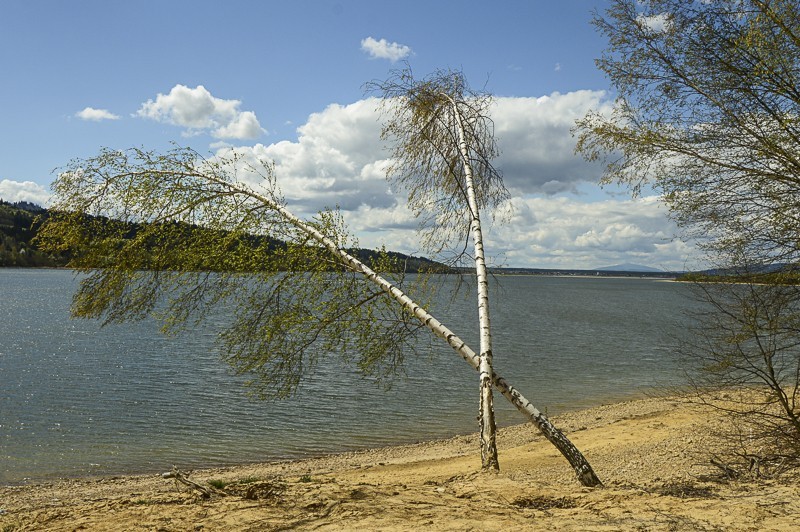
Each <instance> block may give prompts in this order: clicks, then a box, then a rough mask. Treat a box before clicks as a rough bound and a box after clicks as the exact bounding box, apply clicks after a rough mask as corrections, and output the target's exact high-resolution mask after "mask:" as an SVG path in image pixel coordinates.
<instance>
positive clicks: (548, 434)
mask: <svg viewBox="0 0 800 532" xmlns="http://www.w3.org/2000/svg"><path fill="white" fill-rule="evenodd" d="M206 177H207V179H210V180H211V181H214V182H216V183H217V184H219V185H221V186H223V187H226V188H229V189H232V190H233V191H235V192H238V193H241V194H244V195H247V196H249V197H251V198H253V199H255V200H257V201H260V202H262V203H263V204H264V205H266V206H268V207H270V208H272V209H274V210H275V211H276V212H277V213H278V214H280V215H281V216H282V217H283V218H284V219H286V220H287V221H288V222H290V223H291V224H293V225H294V226H295V227H297V228H298V229H300V230H301V231H303V232H305V233H306V234H307V235H309V236H310V237H311V238H313V239H314V240H316V241H317V242H319V243H320V244H322V245H323V246H325V247H326V248H327V249H328V250H329V251H330V252H331V253H334V254H336V255H338V256H339V257H341V258H342V260H343V261H344V262H345V263H346V264H348V265H349V266H350V268H352V269H353V271H356V272H359V273H361V274H362V275H364V276H365V277H366V278H367V279H369V280H370V281H372V282H373V283H375V284H376V285H378V286H380V287H381V289H383V290H384V291H385V292H386V293H387V294H389V295H390V296H391V297H392V298H393V299H394V300H395V301H397V302H398V303H400V304H401V305H403V306H404V307H405V308H407V309H408V310H409V311H410V312H411V313H412V314H414V316H416V317H417V319H419V320H420V322H422V323H423V324H424V325H425V326H426V327H427V328H428V329H430V330H431V331H432V332H433V333H434V334H436V335H437V336H439V337H440V338H442V339H443V340H444V341H446V342H447V343H448V344H449V345H450V347H452V348H453V349H454V350H455V351H456V353H458V354H459V355H461V357H462V358H463V359H464V360H466V361H467V362H468V363H469V364H470V365H471V366H472V367H473V368H474V369H476V370H478V371H480V365H481V359H480V357H479V356H478V355H476V354H475V352H474V351H473V350H472V349H471V348H470V347H469V346H468V345H467V344H466V343H465V342H464V341H463V340H461V338H459V337H458V336H456V335H455V333H453V332H452V331H451V330H450V329H448V328H447V327H445V326H444V325H443V324H442V323H441V322H440V321H439V320H437V319H436V318H435V317H434V316H433V315H431V314H430V313H429V312H428V311H426V310H425V309H424V308H422V307H421V306H419V305H418V304H417V303H415V302H414V301H413V300H412V299H411V298H410V297H408V296H407V295H406V294H405V293H403V291H402V290H400V289H399V288H398V287H396V286H394V285H393V284H392V283H390V282H389V281H388V280H386V279H384V278H383V277H381V276H380V275H378V274H377V273H376V272H375V271H373V270H372V269H371V268H369V267H368V266H367V265H366V264H364V263H362V262H361V261H359V260H358V259H356V258H355V257H353V256H352V255H350V254H349V253H347V252H345V251H343V250H341V249H339V247H338V246H337V245H336V243H335V242H334V241H332V240H331V239H330V238H328V237H326V236H325V235H323V234H322V233H321V232H319V231H318V230H317V229H316V228H315V227H314V226H312V225H310V224H308V223H307V222H305V221H304V220H302V219H300V218H298V217H297V216H295V215H294V214H292V213H291V212H290V211H289V210H287V209H286V208H284V207H283V206H281V205H280V204H278V203H276V202H274V201H272V200H271V199H270V198H268V197H266V196H263V195H261V194H257V193H256V192H254V191H253V190H251V189H249V188H244V187H241V186H237V185H233V184H231V183H228V182H225V181H222V180H217V179H215V178H213V177H208V176H206ZM491 375H492V377H491V378H492V382H493V384H494V385H495V386H496V387H497V389H498V390H499V391H500V392H501V393H502V394H503V396H505V397H506V399H508V400H509V401H510V402H511V404H513V405H514V406H515V407H516V408H517V410H519V411H520V412H522V413H523V414H524V415H525V417H527V418H528V420H529V421H530V422H531V423H533V424H534V425H536V427H537V428H538V429H539V430H540V431H541V432H542V434H543V435H544V437H545V438H547V440H548V441H550V442H551V443H552V444H553V445H554V446H555V447H556V448H557V449H558V450H559V451H560V452H561V454H562V455H564V457H565V458H566V459H567V461H568V462H569V463H570V465H571V466H572V468H573V469H574V471H575V473H576V475H577V477H578V481H580V483H581V484H583V485H584V486H600V485H602V483H601V482H600V479H599V478H598V477H597V475H596V474H595V472H594V470H593V469H592V466H591V465H590V464H589V462H588V461H587V460H586V458H585V457H584V456H583V454H582V453H581V452H580V451H579V450H578V449H577V448H576V447H575V446H574V445H573V444H572V442H571V441H569V439H568V438H567V437H566V436H565V435H564V434H563V433H562V432H561V431H559V430H558V429H557V428H556V427H555V426H553V425H552V424H551V423H550V421H549V420H548V419H547V417H546V416H545V415H544V414H542V413H541V412H539V410H537V409H536V408H535V407H534V406H533V405H532V404H531V403H530V401H528V400H527V399H526V398H525V397H524V396H523V395H522V394H521V393H520V392H519V391H518V390H516V389H515V388H514V387H512V386H511V385H510V384H509V383H508V382H507V381H506V380H505V379H503V378H502V377H500V376H499V375H497V374H495V373H492V374H491Z"/></svg>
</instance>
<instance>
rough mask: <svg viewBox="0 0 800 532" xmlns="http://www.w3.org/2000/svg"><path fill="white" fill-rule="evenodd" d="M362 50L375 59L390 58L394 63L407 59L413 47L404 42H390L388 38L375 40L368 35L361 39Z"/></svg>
mask: <svg viewBox="0 0 800 532" xmlns="http://www.w3.org/2000/svg"><path fill="white" fill-rule="evenodd" d="M361 50H362V51H364V52H366V53H367V54H368V55H369V56H370V57H372V58H375V59H388V60H389V61H391V62H392V63H394V62H396V61H399V60H401V59H405V58H406V57H408V56H409V55H410V54H411V48H409V47H408V46H406V45H404V44H400V43H396V42H389V41H387V40H386V39H381V40H379V41H378V40H375V39H374V38H372V37H367V38H366V39H362V40H361Z"/></svg>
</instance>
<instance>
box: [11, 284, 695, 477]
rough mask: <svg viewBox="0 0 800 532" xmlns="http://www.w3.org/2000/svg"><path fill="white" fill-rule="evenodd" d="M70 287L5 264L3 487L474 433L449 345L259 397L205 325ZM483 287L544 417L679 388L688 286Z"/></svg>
mask: <svg viewBox="0 0 800 532" xmlns="http://www.w3.org/2000/svg"><path fill="white" fill-rule="evenodd" d="M76 284H77V281H76V280H75V276H74V274H73V273H72V272H70V271H64V270H29V269H0V294H2V305H0V484H14V483H21V482H25V481H28V480H44V479H48V478H53V477H63V476H78V475H109V474H120V473H134V472H140V473H144V472H161V471H167V470H169V469H170V468H171V467H172V466H173V465H175V466H177V467H179V468H187V469H190V468H197V467H210V466H217V465H228V464H236V463H245V462H256V461H268V460H276V459H288V458H302V457H308V456H314V455H319V454H323V453H330V452H336V451H345V450H353V449H359V448H365V447H375V446H382V445H389V444H398V443H408V442H414V441H420V440H426V439H432V438H440V437H447V436H451V435H454V434H460V433H468V432H473V431H476V430H477V429H478V427H477V422H476V420H475V418H476V415H477V409H478V379H477V372H475V371H474V370H473V369H472V368H471V367H470V366H468V365H467V363H466V362H464V361H463V360H462V359H461V358H460V357H459V356H458V355H456V354H455V352H453V351H452V350H451V349H450V348H449V347H447V346H446V345H445V344H443V343H442V344H441V346H439V345H438V344H435V345H436V346H437V347H436V348H435V349H434V351H433V353H432V354H431V355H430V356H428V355H425V356H422V357H419V358H418V359H415V358H413V357H410V358H409V359H408V361H407V366H406V367H407V370H408V371H407V376H406V377H399V378H397V379H395V381H394V383H393V386H392V387H391V388H390V389H388V390H386V389H385V388H384V387H383V386H382V385H376V384H375V383H373V382H372V381H369V380H365V379H363V378H361V377H360V376H359V375H358V374H356V373H355V372H354V371H352V370H351V369H349V368H347V367H342V366H341V365H340V364H337V363H333V362H331V363H328V364H320V367H319V371H317V373H316V374H314V375H313V376H312V377H311V378H309V379H308V380H307V381H305V382H304V383H303V385H302V386H301V388H300V390H299V393H298V394H297V395H296V396H295V397H293V398H291V399H288V400H284V401H278V402H259V401H256V400H253V399H250V398H249V397H248V396H247V395H246V391H245V388H244V387H243V386H242V383H243V381H244V380H245V379H244V378H241V377H236V376H233V375H231V374H230V371H229V368H228V367H227V366H226V365H225V364H224V363H223V362H221V361H220V359H219V354H218V352H217V351H216V350H215V343H214V340H215V336H216V334H217V330H216V329H215V324H214V323H211V324H209V325H208V327H203V328H197V329H194V330H192V331H191V332H190V333H187V334H184V335H181V336H179V337H177V338H168V337H165V336H163V335H161V334H160V333H159V331H158V325H157V323H155V322H153V321H149V320H145V321H142V322H137V323H130V324H122V325H109V326H107V327H104V328H101V327H100V326H99V323H97V322H96V321H91V320H72V319H70V317H69V310H68V309H69V303H70V299H71V296H72V293H73V291H74V289H75V286H76ZM491 297H492V326H493V334H494V353H495V368H496V370H497V372H498V373H499V374H500V375H502V376H504V377H505V378H506V379H507V380H508V381H509V382H510V383H511V384H513V385H514V386H515V387H517V388H518V389H519V390H520V391H521V392H522V393H523V394H524V395H525V396H526V397H527V398H528V399H529V400H530V401H531V402H532V403H533V404H534V405H535V406H536V407H537V408H539V409H540V410H542V411H546V412H547V413H549V414H550V415H554V414H558V413H559V412H563V411H566V410H572V409H578V408H584V407H588V406H593V405H597V404H602V403H604V402H609V401H616V400H622V399H626V398H633V397H638V396H640V395H642V394H643V393H645V392H646V391H647V390H649V389H652V388H653V387H655V386H658V385H662V384H670V383H676V382H681V375H682V374H681V371H680V368H679V367H678V361H677V358H676V357H675V354H674V346H675V345H676V340H675V339H676V338H677V337H679V336H681V335H683V334H685V331H686V328H687V325H688V318H687V317H686V316H685V313H686V311H687V310H688V309H689V308H690V307H691V306H692V304H693V303H692V300H691V298H690V294H689V288H688V287H686V286H685V285H683V284H680V283H674V282H665V281H658V280H651V279H635V278H634V279H631V278H626V279H614V278H581V277H570V278H565V277H564V278H562V277H546V276H507V277H499V278H497V279H495V280H493V282H492V286H491ZM444 299H447V303H448V304H447V305H444V304H442V305H440V307H441V308H434V314H435V315H436V316H437V317H438V318H439V319H440V320H441V321H442V322H443V323H444V324H445V325H448V326H449V327H450V328H451V329H453V331H454V332H455V333H456V334H458V335H459V336H461V337H462V338H464V339H465V340H467V342H468V343H469V344H470V345H471V346H473V348H474V349H475V350H476V351H477V335H476V334H475V332H474V331H475V330H476V329H477V317H476V313H475V310H474V302H473V297H471V296H470V297H468V298H466V299H465V298H459V299H456V301H454V302H452V303H451V302H450V301H449V300H450V298H449V297H448V298H444ZM464 324H466V325H464ZM411 364H413V367H412V365H411ZM495 404H496V408H497V420H498V423H499V424H501V425H508V424H512V423H519V422H523V421H525V419H524V418H523V417H522V415H521V414H519V413H518V412H517V411H516V410H515V409H514V408H513V407H511V406H510V405H509V404H508V403H507V402H506V400H505V399H504V398H503V397H502V396H501V395H499V394H497V395H496V396H495ZM531 430H536V429H535V428H534V427H533V426H531ZM476 452H477V442H476Z"/></svg>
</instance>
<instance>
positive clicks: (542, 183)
mask: <svg viewBox="0 0 800 532" xmlns="http://www.w3.org/2000/svg"><path fill="white" fill-rule="evenodd" d="M493 105H494V107H493V108H492V110H491V116H492V119H493V120H494V125H495V135H496V137H497V140H498V143H499V145H500V149H501V152H502V153H501V155H500V157H499V159H498V160H497V162H496V166H497V167H498V168H499V169H500V170H501V171H502V172H503V176H504V179H505V182H506V186H507V187H509V189H511V190H512V192H515V193H518V194H528V193H544V194H551V195H552V194H559V193H563V192H570V191H575V187H576V185H577V184H579V183H582V182H587V181H589V182H597V179H598V177H599V169H598V167H597V165H594V164H589V163H587V162H585V161H584V160H583V159H581V158H580V157H577V156H575V153H574V150H575V139H574V138H573V137H572V134H571V132H570V131H571V129H572V128H573V127H574V126H575V120H577V119H578V118H581V117H583V115H584V114H585V113H586V112H587V111H589V110H590V109H594V110H596V111H599V112H608V111H610V109H611V102H609V101H607V98H606V95H605V93H604V92H603V91H589V90H583V91H575V92H570V93H566V94H560V93H557V92H556V93H553V94H550V95H549V96H542V97H540V98H497V99H496V100H495V101H494V104H493Z"/></svg>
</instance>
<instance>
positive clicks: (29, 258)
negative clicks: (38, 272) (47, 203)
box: [0, 200, 66, 268]
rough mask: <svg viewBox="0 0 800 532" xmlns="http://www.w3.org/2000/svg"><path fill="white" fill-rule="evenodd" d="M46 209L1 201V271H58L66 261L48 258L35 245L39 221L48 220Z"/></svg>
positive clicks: (25, 203)
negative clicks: (38, 218)
mask: <svg viewBox="0 0 800 532" xmlns="http://www.w3.org/2000/svg"><path fill="white" fill-rule="evenodd" d="M46 215H47V211H46V210H45V209H43V208H42V207H40V206H38V205H35V204H33V203H28V202H26V201H21V202H17V203H8V202H5V201H3V200H0V267H3V266H5V267H18V268H19V267H39V268H41V267H55V266H63V265H64V264H65V263H66V260H65V259H64V258H58V257H51V256H48V255H46V254H44V253H42V252H41V251H39V250H38V249H36V246H35V244H33V243H32V242H31V241H32V240H33V237H34V236H35V235H36V229H37V226H38V223H37V217H38V216H46Z"/></svg>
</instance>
